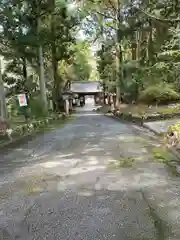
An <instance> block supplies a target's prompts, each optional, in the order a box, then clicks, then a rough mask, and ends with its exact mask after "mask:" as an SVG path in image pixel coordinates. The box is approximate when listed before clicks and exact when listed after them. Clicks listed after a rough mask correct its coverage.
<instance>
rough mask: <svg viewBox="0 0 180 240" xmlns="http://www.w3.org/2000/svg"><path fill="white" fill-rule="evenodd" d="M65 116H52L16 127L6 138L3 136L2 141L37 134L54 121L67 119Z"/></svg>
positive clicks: (9, 130)
mask: <svg viewBox="0 0 180 240" xmlns="http://www.w3.org/2000/svg"><path fill="white" fill-rule="evenodd" d="M65 118H66V115H65V114H59V115H52V116H50V117H47V118H43V119H34V120H32V121H30V122H28V123H25V124H22V125H19V126H16V127H15V128H12V129H11V128H10V129H7V131H6V132H7V134H6V135H5V136H1V139H3V140H6V139H7V138H8V139H14V138H17V137H21V136H24V135H30V134H33V133H35V132H38V131H41V130H43V129H44V128H45V127H46V126H48V125H49V124H51V123H52V122H54V121H57V120H60V119H65Z"/></svg>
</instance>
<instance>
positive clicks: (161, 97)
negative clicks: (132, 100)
mask: <svg viewBox="0 0 180 240" xmlns="http://www.w3.org/2000/svg"><path fill="white" fill-rule="evenodd" d="M178 100H180V94H179V93H177V92H176V91H175V90H174V89H172V87H171V86H169V85H167V84H163V85H162V84H159V85H155V86H154V85H153V86H149V87H147V88H146V89H145V90H144V91H142V92H141V93H140V96H139V99H138V101H139V102H143V103H147V104H153V103H158V104H166V103H171V102H176V101H178Z"/></svg>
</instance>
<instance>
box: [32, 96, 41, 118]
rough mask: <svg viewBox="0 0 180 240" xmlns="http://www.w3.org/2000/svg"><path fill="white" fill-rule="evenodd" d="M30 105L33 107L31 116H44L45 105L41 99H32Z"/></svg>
mask: <svg viewBox="0 0 180 240" xmlns="http://www.w3.org/2000/svg"><path fill="white" fill-rule="evenodd" d="M29 106H30V109H31V116H33V117H42V116H43V115H44V113H43V107H42V103H41V100H40V99H38V98H37V99H30V101H29Z"/></svg>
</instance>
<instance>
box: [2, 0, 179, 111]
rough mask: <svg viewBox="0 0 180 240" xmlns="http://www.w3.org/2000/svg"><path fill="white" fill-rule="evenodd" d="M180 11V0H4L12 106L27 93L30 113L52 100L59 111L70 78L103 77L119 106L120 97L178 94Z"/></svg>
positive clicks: (154, 99) (164, 98)
mask: <svg viewBox="0 0 180 240" xmlns="http://www.w3.org/2000/svg"><path fill="white" fill-rule="evenodd" d="M179 12H180V1H179V0H174V1H170V0H164V1H162V0H143V1H140V0H139V1H138V0H126V1H125V0H122V1H121V0H105V1H98V0H87V1H66V0H64V1H63V0H1V2H0V32H1V34H0V55H1V56H3V59H4V60H3V61H4V62H5V63H6V64H5V66H4V69H3V74H2V80H3V83H4V86H5V88H6V89H5V92H6V100H7V103H8V108H9V109H10V111H11V112H13V111H17V103H16V102H17V97H16V96H17V94H18V93H22V92H25V93H26V95H27V99H28V106H29V107H30V109H31V114H34V115H36V114H47V112H48V107H49V106H48V101H49V99H52V100H53V102H54V107H55V110H57V108H58V107H57V106H58V99H59V98H60V95H61V93H62V89H63V86H64V85H65V84H66V82H67V81H69V80H70V81H75V80H78V81H79V80H82V81H84V80H85V81H87V80H101V81H102V84H103V86H104V90H105V91H109V92H116V96H117V99H116V104H117V106H119V100H120V99H121V96H123V99H124V101H126V102H131V101H132V100H136V101H140V102H144V103H148V104H149V103H151V104H152V103H169V102H174V101H177V100H179V99H180V74H179V73H180V19H179V17H178V16H179ZM82 31H83V32H84V35H85V37H86V38H85V39H82V38H80V37H78V34H80V32H82ZM92 49H95V50H94V53H92ZM1 85H3V84H1ZM1 88H2V86H1ZM18 111H19V110H18Z"/></svg>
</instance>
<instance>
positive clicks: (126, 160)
mask: <svg viewBox="0 0 180 240" xmlns="http://www.w3.org/2000/svg"><path fill="white" fill-rule="evenodd" d="M135 160H136V159H135V158H133V157H121V158H120V159H119V160H115V161H110V162H109V163H108V165H109V167H113V168H131V167H132V166H133V163H134V162H135Z"/></svg>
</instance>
